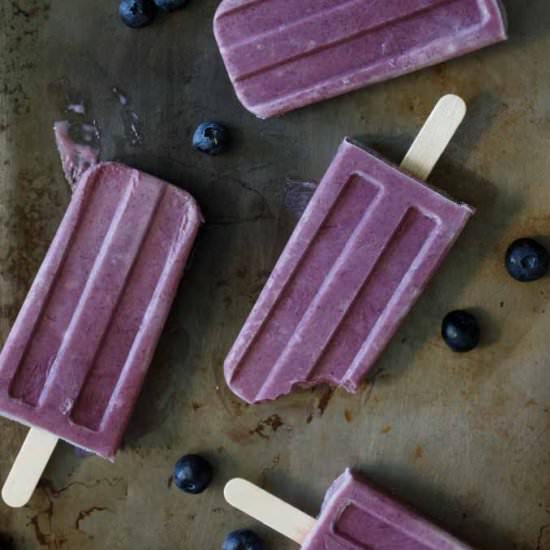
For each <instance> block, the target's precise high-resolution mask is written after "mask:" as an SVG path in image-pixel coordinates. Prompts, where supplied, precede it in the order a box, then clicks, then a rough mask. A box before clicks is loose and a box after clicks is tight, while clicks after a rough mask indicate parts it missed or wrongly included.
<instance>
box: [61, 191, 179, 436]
mask: <svg viewBox="0 0 550 550" xmlns="http://www.w3.org/2000/svg"><path fill="white" fill-rule="evenodd" d="M165 191H166V189H165ZM168 206H169V204H168V201H167V200H166V195H165V194H163V196H162V198H161V200H160V201H159V203H158V206H157V208H156V210H155V213H154V215H153V216H152V217H151V220H150V223H149V226H148V229H147V232H146V235H145V239H144V240H143V242H142V246H141V249H140V254H139V255H138V256H137V257H136V259H135V262H134V264H133V266H132V271H131V273H130V274H129V276H128V279H127V281H126V285H125V289H124V292H123V293H122V295H121V296H120V299H119V302H118V303H117V307H116V310H113V314H112V316H111V319H110V324H109V327H108V329H107V330H106V331H105V336H104V338H103V340H102V342H101V345H100V346H98V348H97V354H96V356H95V357H94V361H93V363H92V365H91V367H90V370H89V372H88V378H87V380H86V383H85V384H84V385H83V386H82V390H81V392H80V394H79V396H78V399H77V400H76V403H75V405H74V408H73V411H72V415H71V418H72V419H73V420H74V422H76V423H77V424H79V425H82V426H85V427H87V428H89V429H91V430H98V429H99V428H100V427H101V425H102V422H103V420H104V418H105V417H106V414H107V410H108V407H109V403H110V402H111V400H112V396H113V395H114V394H116V388H117V384H118V381H119V380H120V379H121V377H123V373H124V370H125V366H126V364H127V363H128V360H129V357H130V350H131V349H132V346H133V345H134V343H135V341H136V339H137V338H138V336H139V329H140V326H141V324H142V320H143V319H144V318H145V317H146V312H147V310H148V308H149V307H150V304H151V302H152V301H153V299H154V295H155V292H156V289H157V288H158V287H159V285H162V274H163V272H164V271H165V269H166V265H167V262H169V260H170V257H169V254H168V246H169V245H168V244H167V243H166V239H165V238H164V231H163V229H164V228H163V220H164V219H165V215H166V213H167V212H166V211H167V210H168ZM153 251H156V252H157V253H158V252H159V251H160V252H161V254H162V256H163V257H164V258H165V262H164V263H159V264H157V265H147V262H146V261H145V260H144V258H147V257H150V254H151V253H152V252H153ZM145 273H147V275H146V276H145V275H144V274H145ZM136 310H137V311H139V312H140V315H139V316H138V315H136V314H135V313H134V315H131V314H130V312H131V311H136ZM122 320H124V321H122ZM100 382H101V383H100ZM104 388H107V390H105V389H104Z"/></svg>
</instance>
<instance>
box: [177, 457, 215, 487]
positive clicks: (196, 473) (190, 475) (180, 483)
mask: <svg viewBox="0 0 550 550" xmlns="http://www.w3.org/2000/svg"><path fill="white" fill-rule="evenodd" d="M212 475H213V473H212V466H211V465H210V463H209V462H208V461H207V460H206V459H204V458H202V456H198V455H187V456H184V457H182V458H180V459H179V460H178V461H177V462H176V465H175V467H174V483H175V484H176V487H178V488H179V489H181V490H182V491H185V492H186V493H191V494H192V495H198V494H199V493H202V492H203V491H205V490H206V489H207V487H208V486H209V485H210V482H211V481H212Z"/></svg>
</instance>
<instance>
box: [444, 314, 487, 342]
mask: <svg viewBox="0 0 550 550" xmlns="http://www.w3.org/2000/svg"><path fill="white" fill-rule="evenodd" d="M441 334H442V336H443V339H444V340H445V342H446V343H447V345H448V346H449V347H450V348H451V349H452V350H453V351H459V352H465V351H471V350H473V349H474V348H475V347H476V346H477V345H478V344H479V338H480V330H479V323H478V322H477V319H476V318H475V317H474V316H473V315H472V314H471V313H468V312H467V311H461V310H457V311H451V313H448V314H447V315H446V316H445V319H443V325H442V327H441Z"/></svg>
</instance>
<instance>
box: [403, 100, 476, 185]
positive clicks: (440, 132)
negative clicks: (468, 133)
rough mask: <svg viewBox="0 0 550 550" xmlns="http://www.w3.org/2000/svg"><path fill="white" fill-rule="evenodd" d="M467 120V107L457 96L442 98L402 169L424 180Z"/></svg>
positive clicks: (414, 143)
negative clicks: (465, 119) (465, 118)
mask: <svg viewBox="0 0 550 550" xmlns="http://www.w3.org/2000/svg"><path fill="white" fill-rule="evenodd" d="M465 116H466V103H464V100H463V99H462V98H460V97H458V96H457V95H452V94H449V95H446V96H443V97H442V98H441V99H440V100H439V101H438V102H437V104H436V106H435V107H434V110H433V111H432V113H431V114H430V116H429V117H428V119H427V120H426V122H425V124H424V126H423V127H422V129H421V130H420V132H419V133H418V136H416V139H415V140H414V142H413V144H412V145H411V148H410V149H409V152H408V153H407V154H406V156H405V158H404V159H403V162H402V163H401V168H402V169H403V170H405V171H406V172H409V173H410V174H412V175H413V176H416V177H417V178H419V179H421V180H425V179H427V177H428V176H429V175H430V174H431V172H432V170H433V169H434V168H435V165H436V164H437V161H438V160H439V159H440V157H441V155H442V154H443V152H444V151H445V149H446V148H447V145H449V142H450V141H451V139H452V138H453V136H454V135H455V133H456V131H457V130H458V127H459V126H460V124H461V123H462V121H463V120H464V117H465Z"/></svg>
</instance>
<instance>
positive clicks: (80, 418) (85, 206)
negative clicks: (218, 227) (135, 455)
mask: <svg viewBox="0 0 550 550" xmlns="http://www.w3.org/2000/svg"><path fill="white" fill-rule="evenodd" d="M201 221H202V220H201V214H200V211H199V208H198V206H197V204H196V203H195V201H194V199H193V198H192V197H191V196H190V195H189V194H188V193H186V192H185V191H183V190H181V189H178V188H176V187H174V186H172V185H169V184H168V183H166V182H164V181H161V180H159V179H157V178H155V177H153V176H149V175H147V174H144V173H142V172H139V171H138V170H134V169H132V168H129V167H127V166H124V165H122V164H117V163H101V164H98V165H96V166H94V167H92V168H90V169H89V170H87V171H85V172H84V173H83V175H82V176H81V178H80V180H79V181H78V185H77V186H76V188H75V191H74V194H73V197H72V200H71V202H70V204H69V207H68V209H67V212H66V213H65V216H64V218H63V221H62V222H61V225H60V227H59V229H58V231H57V233H56V235H55V238H54V240H53V242H52V244H51V246H50V249H49V251H48V253H47V255H46V257H45V259H44V261H43V263H42V266H41V268H40V270H39V272H38V274H37V276H36V279H35V280H34V282H33V284H32V287H31V289H30V291H29V293H28V296H27V298H26V299H25V301H24V303H23V306H22V308H21V311H20V313H19V315H18V317H17V319H16V321H15V324H14V326H13V329H12V331H11V333H10V334H9V336H8V338H7V340H6V342H5V344H4V347H3V349H2V352H1V354H0V414H1V415H3V416H5V417H8V418H11V419H13V420H16V421H18V422H21V423H23V424H26V425H28V426H30V427H31V431H30V432H29V435H28V436H27V440H26V441H25V443H24V445H23V447H22V449H21V452H20V454H19V456H18V458H17V459H16V462H15V465H14V466H13V468H12V471H11V473H10V475H9V476H8V479H7V481H6V484H5V485H4V489H3V491H2V496H3V498H4V500H5V501H6V502H7V503H8V504H10V505H12V506H22V505H24V504H25V503H26V502H27V500H28V499H29V498H30V496H31V494H32V492H33V489H34V487H35V485H36V483H37V482H38V480H39V478H40V475H41V473H42V471H43V468H44V467H45V465H46V463H47V461H48V458H49V456H50V454H51V452H52V451H53V449H54V447H55V444H56V442H57V439H58V438H61V439H64V440H65V441H68V442H70V443H72V444H74V445H76V446H78V447H81V448H83V449H86V450H89V451H92V452H94V453H96V454H98V455H101V456H103V457H106V458H109V459H110V458H112V457H113V456H114V454H115V452H116V451H117V449H118V447H119V444H120V442H121V438H122V436H123V433H124V430H125V428H126V425H127V423H128V420H129V418H130V415H131V413H132V410H133V408H134V405H135V402H136V400H137V397H138V394H139V392H140V389H141V386H142V383H143V381H144V377H145V374H146V372H147V369H148V367H149V364H150V362H151V359H152V356H153V352H154V350H155V347H156V344H157V341H158V338H159V336H160V333H161V330H162V328H163V325H164V322H165V320H166V318H167V315H168V313H169V309H170V306H171V303H172V300H173V298H174V296H175V293H176V290H177V287H178V284H179V281H180V278H181V275H182V273H183V268H184V265H185V262H186V259H187V257H188V255H189V253H190V251H191V247H192V245H193V241H194V239H195V236H196V234H197V231H198V229H199V226H200V224H201Z"/></svg>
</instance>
